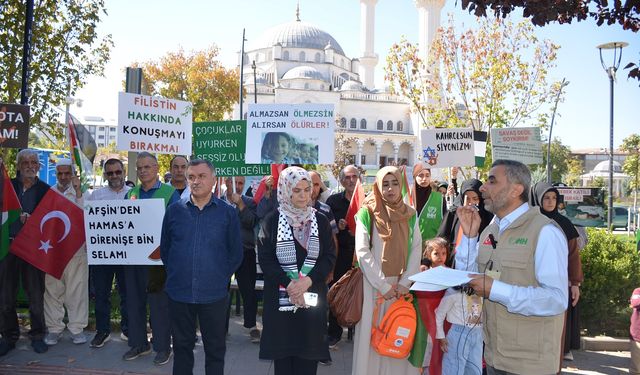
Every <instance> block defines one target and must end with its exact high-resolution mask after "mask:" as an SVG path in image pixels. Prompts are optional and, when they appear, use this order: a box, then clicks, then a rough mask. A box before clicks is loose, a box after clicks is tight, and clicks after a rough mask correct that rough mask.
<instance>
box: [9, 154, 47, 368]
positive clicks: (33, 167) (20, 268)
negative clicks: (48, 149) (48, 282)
mask: <svg viewBox="0 0 640 375" xmlns="http://www.w3.org/2000/svg"><path fill="white" fill-rule="evenodd" d="M17 167H18V172H19V174H18V176H17V177H16V178H14V179H12V180H11V183H12V185H13V188H14V190H15V191H16V194H17V196H18V200H19V201H20V204H21V205H22V212H23V213H22V215H21V216H20V220H16V221H15V222H14V223H13V224H12V225H11V227H10V229H9V239H10V241H13V239H14V238H15V237H16V236H17V235H18V232H19V231H20V229H22V227H23V226H24V224H25V222H26V221H27V220H28V218H29V216H30V214H31V213H33V211H34V210H35V209H36V207H37V206H38V204H39V203H40V201H41V200H42V198H43V197H44V196H45V194H46V193H47V192H48V191H49V185H47V184H46V183H44V182H43V181H41V180H40V179H38V172H39V171H40V161H39V160H38V153H37V152H36V151H35V150H32V149H24V150H21V151H20V152H18V156H17ZM20 278H21V279H22V282H23V287H24V288H25V291H26V292H27V296H28V297H29V318H30V319H31V329H30V330H29V337H30V338H31V346H32V347H33V350H34V351H35V352H36V353H44V352H46V351H47V350H48V348H47V345H46V344H45V343H44V341H43V338H44V335H45V332H46V326H45V321H44V272H42V271H40V270H39V269H37V268H35V267H34V266H32V265H31V264H29V263H27V262H25V261H24V260H22V259H20V258H18V257H17V256H15V255H14V254H11V253H9V254H8V255H7V256H6V257H5V258H4V259H3V260H1V261H0V333H1V334H2V339H0V357H2V356H4V355H5V354H7V353H8V352H9V351H10V350H11V349H14V348H15V346H16V342H17V341H18V338H19V337H20V327H19V326H18V315H17V313H16V298H17V291H18V280H19V279H20Z"/></svg>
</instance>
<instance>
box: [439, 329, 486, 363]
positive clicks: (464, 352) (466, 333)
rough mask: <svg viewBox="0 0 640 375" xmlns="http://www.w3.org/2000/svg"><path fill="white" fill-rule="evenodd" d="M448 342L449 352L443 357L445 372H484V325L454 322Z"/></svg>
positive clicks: (448, 335) (448, 334)
mask: <svg viewBox="0 0 640 375" xmlns="http://www.w3.org/2000/svg"><path fill="white" fill-rule="evenodd" d="M447 343H448V344H447V348H448V349H447V352H446V353H444V356H443V357H442V373H443V374H451V375H479V374H482V327H479V326H476V327H466V326H462V325H459V324H452V325H451V328H450V329H449V332H448V333H447Z"/></svg>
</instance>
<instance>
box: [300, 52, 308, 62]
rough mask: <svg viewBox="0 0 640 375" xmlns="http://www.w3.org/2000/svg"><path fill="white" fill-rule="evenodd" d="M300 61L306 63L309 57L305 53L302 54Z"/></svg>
mask: <svg viewBox="0 0 640 375" xmlns="http://www.w3.org/2000/svg"><path fill="white" fill-rule="evenodd" d="M299 60H300V61H306V60H307V55H306V54H305V53H304V51H301V52H300V58H299Z"/></svg>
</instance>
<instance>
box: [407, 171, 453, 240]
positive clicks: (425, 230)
mask: <svg viewBox="0 0 640 375" xmlns="http://www.w3.org/2000/svg"><path fill="white" fill-rule="evenodd" d="M432 192H433V193H434V194H431V193H432ZM411 196H412V198H413V207H414V208H415V209H416V213H417V216H418V225H419V226H420V233H421V235H422V243H423V244H424V242H425V241H427V240H430V239H432V238H434V237H435V236H436V234H437V233H438V228H439V227H440V223H442V217H443V214H444V212H446V211H447V202H446V201H445V200H444V199H443V197H442V194H440V193H439V192H438V190H437V188H435V187H434V186H433V184H432V183H431V169H430V165H429V164H427V163H425V162H423V161H420V162H418V164H416V165H414V166H413V187H412V189H411Z"/></svg>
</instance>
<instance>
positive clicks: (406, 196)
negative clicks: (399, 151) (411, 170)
mask: <svg viewBox="0 0 640 375" xmlns="http://www.w3.org/2000/svg"><path fill="white" fill-rule="evenodd" d="M400 173H401V174H402V200H403V201H404V203H406V204H408V205H409V206H411V207H413V197H411V184H409V177H408V176H407V166H406V165H403V166H402V167H400Z"/></svg>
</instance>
